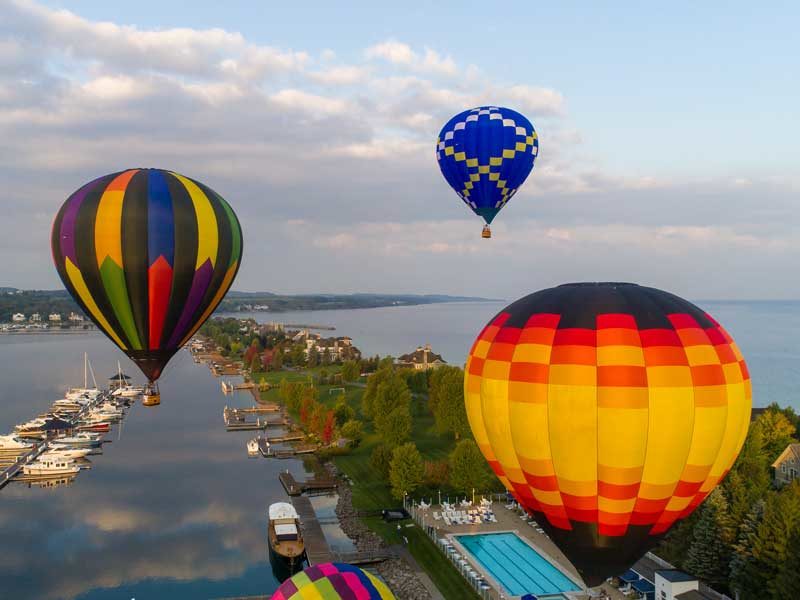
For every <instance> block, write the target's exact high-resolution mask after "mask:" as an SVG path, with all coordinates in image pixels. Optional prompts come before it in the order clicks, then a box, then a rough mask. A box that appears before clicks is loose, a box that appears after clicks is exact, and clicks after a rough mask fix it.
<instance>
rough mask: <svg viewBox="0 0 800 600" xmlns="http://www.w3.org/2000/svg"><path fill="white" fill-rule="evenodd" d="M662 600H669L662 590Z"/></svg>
mask: <svg viewBox="0 0 800 600" xmlns="http://www.w3.org/2000/svg"><path fill="white" fill-rule="evenodd" d="M661 600H667V592H665V591H664V590H661Z"/></svg>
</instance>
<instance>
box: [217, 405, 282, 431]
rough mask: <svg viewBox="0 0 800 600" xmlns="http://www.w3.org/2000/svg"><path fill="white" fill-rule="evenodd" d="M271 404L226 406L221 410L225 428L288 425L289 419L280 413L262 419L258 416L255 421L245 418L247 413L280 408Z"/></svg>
mask: <svg viewBox="0 0 800 600" xmlns="http://www.w3.org/2000/svg"><path fill="white" fill-rule="evenodd" d="M273 406H274V405H270V406H264V407H258V406H253V407H252V408H229V407H227V406H226V407H225V408H224V409H223V411H222V419H223V420H224V421H225V428H226V429H227V430H228V431H258V430H262V429H266V428H268V427H289V426H290V425H291V421H289V419H287V418H286V416H284V415H283V414H282V413H279V414H280V417H278V418H274V419H262V418H260V417H259V418H257V419H256V420H255V421H248V420H247V415H250V414H256V415H258V414H266V413H275V412H278V411H279V410H280V409H278V410H277V411H276V410H275V408H277V407H275V408H273Z"/></svg>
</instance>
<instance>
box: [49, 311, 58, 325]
mask: <svg viewBox="0 0 800 600" xmlns="http://www.w3.org/2000/svg"><path fill="white" fill-rule="evenodd" d="M47 320H48V321H50V322H51V323H58V322H60V321H61V315H60V314H58V313H53V314H51V315H48V316H47Z"/></svg>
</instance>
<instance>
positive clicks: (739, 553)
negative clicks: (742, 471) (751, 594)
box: [730, 500, 764, 599]
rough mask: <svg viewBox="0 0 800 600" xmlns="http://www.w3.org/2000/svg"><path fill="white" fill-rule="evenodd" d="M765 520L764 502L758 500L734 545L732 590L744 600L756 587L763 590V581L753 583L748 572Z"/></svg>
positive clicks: (740, 529) (743, 522)
mask: <svg viewBox="0 0 800 600" xmlns="http://www.w3.org/2000/svg"><path fill="white" fill-rule="evenodd" d="M763 519H764V500H758V501H757V502H756V503H755V504H754V505H753V508H751V509H750V512H748V513H747V516H745V518H744V520H743V521H742V524H741V525H740V526H739V534H738V536H737V539H736V543H735V544H734V545H733V556H732V557H731V567H730V573H731V574H730V582H731V590H732V591H734V592H737V593H738V594H739V595H740V596H741V597H742V598H743V599H746V598H748V594H747V592H748V591H751V590H752V589H753V588H754V587H755V586H758V587H757V589H759V590H760V589H762V588H761V586H762V585H763V581H760V578H759V581H758V582H752V581H750V580H749V577H748V571H749V567H750V563H751V562H752V561H753V541H754V540H755V538H756V535H758V526H759V525H760V524H761V521H762V520H763Z"/></svg>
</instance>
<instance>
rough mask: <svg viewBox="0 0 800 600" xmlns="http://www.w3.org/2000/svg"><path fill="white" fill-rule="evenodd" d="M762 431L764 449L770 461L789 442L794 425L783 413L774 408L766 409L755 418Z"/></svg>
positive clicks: (793, 432) (790, 441) (776, 456)
mask: <svg viewBox="0 0 800 600" xmlns="http://www.w3.org/2000/svg"><path fill="white" fill-rule="evenodd" d="M754 425H758V426H760V427H761V429H762V431H763V433H764V451H765V452H766V454H767V458H768V459H769V462H770V463H771V462H772V461H774V460H775V459H776V458H778V455H780V453H781V452H783V451H784V450H785V449H786V446H788V445H789V444H791V443H792V442H793V441H795V440H794V439H792V436H793V435H794V434H795V428H794V425H792V423H791V422H790V421H789V419H788V418H787V417H786V415H785V414H783V413H782V412H780V411H776V410H766V411H764V412H763V413H762V414H761V416H759V417H758V419H756V423H754Z"/></svg>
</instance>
